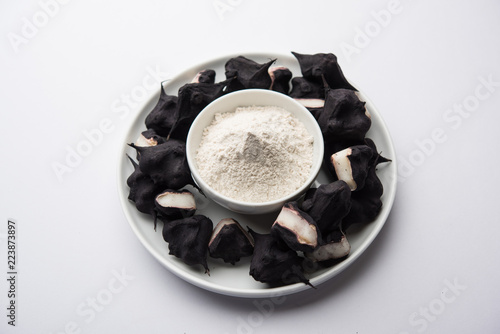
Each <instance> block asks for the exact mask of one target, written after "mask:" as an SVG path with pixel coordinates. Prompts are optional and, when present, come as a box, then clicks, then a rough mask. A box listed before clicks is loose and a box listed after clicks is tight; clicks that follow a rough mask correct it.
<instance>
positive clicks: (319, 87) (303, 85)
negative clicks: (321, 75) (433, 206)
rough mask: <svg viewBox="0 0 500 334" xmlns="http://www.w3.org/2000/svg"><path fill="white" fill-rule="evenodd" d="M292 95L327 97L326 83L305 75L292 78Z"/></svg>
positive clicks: (307, 97) (293, 96)
mask: <svg viewBox="0 0 500 334" xmlns="http://www.w3.org/2000/svg"><path fill="white" fill-rule="evenodd" d="M289 95H290V97H292V98H294V99H314V100H317V99H319V100H324V99H325V85H324V84H323V83H322V82H316V81H311V80H308V79H306V78H304V77H294V78H292V90H291V91H290V94H289Z"/></svg>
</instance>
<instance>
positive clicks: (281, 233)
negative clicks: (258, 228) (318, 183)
mask: <svg viewBox="0 0 500 334" xmlns="http://www.w3.org/2000/svg"><path fill="white" fill-rule="evenodd" d="M271 234H273V235H274V236H276V237H278V238H281V239H282V240H283V241H284V242H285V243H286V244H287V245H288V247H290V249H292V250H294V251H300V252H311V251H312V250H314V249H315V248H316V247H318V244H319V239H320V237H321V234H320V231H319V229H318V226H316V222H315V221H314V220H313V219H312V218H311V216H309V215H308V214H307V213H305V212H304V211H302V210H300V209H299V208H298V206H297V203H296V202H289V203H285V205H283V208H282V209H281V212H280V213H279V215H278V217H277V218H276V221H275V222H274V224H273V225H272V227H271Z"/></svg>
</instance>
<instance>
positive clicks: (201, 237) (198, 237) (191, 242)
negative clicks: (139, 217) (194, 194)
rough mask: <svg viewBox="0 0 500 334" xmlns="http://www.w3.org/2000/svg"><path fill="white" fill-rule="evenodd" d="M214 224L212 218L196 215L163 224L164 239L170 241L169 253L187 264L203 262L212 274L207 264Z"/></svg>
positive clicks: (206, 269) (192, 264)
mask: <svg viewBox="0 0 500 334" xmlns="http://www.w3.org/2000/svg"><path fill="white" fill-rule="evenodd" d="M212 229H213V224H212V221H211V220H210V218H208V217H206V216H203V215H194V216H192V217H186V218H182V219H177V220H171V221H166V222H164V224H163V231H162V234H163V239H164V240H165V241H166V242H168V249H169V251H170V253H169V254H171V255H174V256H176V257H178V258H179V259H181V260H182V261H183V262H184V263H185V264H187V265H190V266H194V265H198V264H201V265H202V266H203V267H204V268H205V273H207V274H209V275H210V270H209V269H208V264H207V255H208V242H209V241H210V236H211V235H212Z"/></svg>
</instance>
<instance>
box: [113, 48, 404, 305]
mask: <svg viewBox="0 0 500 334" xmlns="http://www.w3.org/2000/svg"><path fill="white" fill-rule="evenodd" d="M240 55H242V56H245V57H247V58H249V59H252V57H254V58H269V59H274V58H277V59H278V62H279V59H285V60H286V61H296V59H295V57H293V56H292V55H289V54H286V53H279V52H240V53H230V54H227V55H221V56H218V57H214V58H212V59H209V60H205V61H204V62H201V63H199V64H195V65H193V66H191V67H189V68H187V69H185V70H183V71H180V72H178V73H176V74H175V75H173V76H172V77H171V78H169V79H166V80H164V81H162V82H161V86H164V85H165V84H168V83H169V82H175V81H177V80H179V79H181V78H183V77H185V76H187V75H188V74H189V73H194V74H196V73H197V72H198V71H200V70H202V69H205V68H207V66H208V65H209V64H214V63H220V62H224V63H225V62H226V61H227V60H228V59H230V58H232V57H237V56H240ZM193 77H194V75H193ZM349 82H350V83H351V84H352V85H353V86H354V87H356V88H357V89H358V95H359V96H360V98H361V99H362V100H363V101H365V102H366V104H367V107H368V109H369V111H370V113H372V114H375V115H376V119H377V123H378V125H379V126H380V127H381V129H382V132H383V136H384V137H385V138H386V140H387V143H388V147H387V149H388V151H389V152H387V153H388V154H387V155H388V156H390V157H391V165H392V167H391V168H392V169H393V170H394V172H393V175H390V179H389V181H388V184H386V185H385V186H384V195H385V196H384V201H383V206H382V210H381V212H380V213H379V214H378V216H377V221H378V220H382V221H381V222H379V223H378V224H377V225H376V226H375V228H373V229H372V230H371V232H370V233H369V234H368V236H367V237H366V238H364V239H363V240H362V242H361V244H360V245H359V246H358V247H357V249H356V252H355V253H354V254H352V253H351V254H350V255H349V257H348V258H347V259H346V260H344V261H342V262H340V263H338V264H336V265H335V266H333V267H331V268H330V269H329V270H326V271H325V272H323V273H321V274H319V275H318V276H315V277H312V278H311V279H310V281H311V283H312V284H313V285H314V286H319V285H320V284H322V283H324V282H326V281H328V280H330V279H332V278H333V277H335V276H337V275H338V274H340V273H341V272H343V271H344V270H345V269H347V268H348V267H349V266H350V265H351V264H352V263H354V262H355V261H356V260H357V259H358V258H359V257H360V256H361V255H362V254H363V253H364V252H365V251H366V250H367V249H368V247H369V246H370V245H371V244H372V242H373V241H374V240H375V238H376V237H377V236H378V234H379V233H380V231H381V230H382V228H383V226H384V225H385V223H386V221H387V219H388V217H389V214H390V212H391V210H392V207H393V204H394V200H395V196H396V191H397V157H396V152H395V148H394V143H393V141H392V137H391V134H390V132H389V130H388V127H387V125H386V123H385V120H384V118H383V117H382V115H381V114H380V112H379V111H378V109H377V108H376V107H375V105H374V104H373V102H372V101H371V100H370V99H369V98H368V97H367V96H366V95H365V94H364V93H363V91H362V90H361V89H359V86H358V85H356V84H355V83H353V82H352V81H351V80H349ZM186 83H187V82H186ZM161 86H159V87H158V88H157V89H156V90H155V91H154V92H153V93H152V94H151V95H150V97H149V98H147V99H146V100H145V101H143V102H142V104H141V105H140V106H139V107H138V108H137V114H136V115H135V116H134V117H132V118H131V119H130V120H129V122H128V124H127V128H126V130H125V133H124V134H123V136H122V138H121V140H120V141H119V143H120V145H121V148H120V149H119V150H118V159H117V160H118V164H117V178H116V181H117V190H118V195H119V200H120V204H121V208H122V212H123V213H124V215H125V218H126V219H127V222H128V224H129V225H130V227H131V229H132V231H133V232H134V234H135V236H136V237H137V238H138V239H139V241H140V242H141V244H142V245H143V246H144V247H145V248H146V249H147V250H148V252H149V253H150V254H151V255H152V256H153V257H154V258H155V259H156V260H157V261H158V262H160V263H161V264H162V265H163V266H164V267H166V268H167V269H168V270H169V271H170V272H172V273H173V274H174V275H176V276H177V277H179V278H181V279H183V280H185V281H186V282H189V283H191V284H193V285H195V286H197V287H198V288H202V289H205V290H208V291H212V292H214V293H218V294H222V295H227V296H234V297H244V298H269V297H277V296H284V295H289V294H292V293H298V292H301V291H304V290H308V289H311V287H310V286H308V285H305V284H303V283H294V284H290V285H284V286H279V287H270V288H265V287H264V288H259V289H255V288H249V289H241V288H233V287H224V286H221V285H220V284H215V283H213V282H210V281H207V280H203V279H200V278H198V277H196V276H193V275H190V274H189V272H188V271H186V270H182V269H181V268H180V267H178V266H175V265H172V264H171V263H169V262H167V261H166V260H165V259H164V257H163V256H162V255H161V254H159V253H158V252H157V251H156V250H155V249H154V247H153V246H152V245H151V244H150V243H149V241H148V240H147V239H146V236H144V235H143V234H142V232H141V231H140V230H139V228H138V227H137V226H136V224H135V221H134V219H133V217H132V216H131V215H130V213H129V212H128V209H129V206H130V201H129V200H128V198H127V196H124V195H125V194H126V192H124V191H125V190H126V189H125V188H126V187H125V185H126V182H125V180H126V179H127V178H128V176H126V175H124V174H123V163H124V162H123V160H124V159H126V156H127V154H128V152H127V149H128V145H126V143H127V142H128V139H129V138H130V135H131V132H132V131H133V125H134V124H135V123H136V122H137V121H138V119H139V118H140V117H143V113H144V110H145V108H146V107H147V106H149V105H151V104H153V103H154V102H155V101H157V100H158V98H159V96H160V92H161V89H160V87H161ZM178 88H179V87H177V89H178ZM124 177H125V178H124ZM387 187H388V188H389V189H390V191H389V192H387ZM373 223H374V222H371V223H369V224H373Z"/></svg>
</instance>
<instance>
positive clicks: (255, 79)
mask: <svg viewBox="0 0 500 334" xmlns="http://www.w3.org/2000/svg"><path fill="white" fill-rule="evenodd" d="M275 61H276V59H272V60H270V61H268V62H267V63H264V64H260V63H257V62H255V61H254V60H251V59H248V58H246V57H244V56H238V57H234V58H231V59H229V60H228V61H227V62H226V64H225V66H224V68H225V75H226V78H227V79H231V78H234V79H235V80H232V81H231V82H230V84H229V85H228V88H227V93H229V92H234V91H237V90H241V89H248V88H262V89H269V88H270V87H271V83H272V79H271V76H270V75H269V68H270V67H271V65H272V64H273V63H274V62H275Z"/></svg>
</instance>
